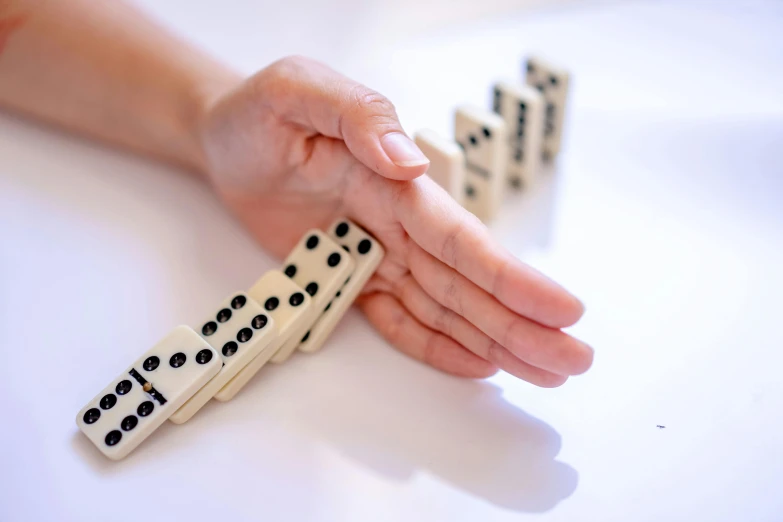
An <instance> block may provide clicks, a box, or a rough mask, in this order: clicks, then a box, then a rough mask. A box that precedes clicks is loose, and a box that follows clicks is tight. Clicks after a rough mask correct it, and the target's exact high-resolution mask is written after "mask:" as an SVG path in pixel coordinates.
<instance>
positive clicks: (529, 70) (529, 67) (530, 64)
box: [527, 62, 535, 72]
mask: <svg viewBox="0 0 783 522" xmlns="http://www.w3.org/2000/svg"><path fill="white" fill-rule="evenodd" d="M534 70H535V67H533V64H532V63H530V62H527V72H533V71H534Z"/></svg>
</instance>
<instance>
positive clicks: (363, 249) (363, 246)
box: [356, 239, 372, 255]
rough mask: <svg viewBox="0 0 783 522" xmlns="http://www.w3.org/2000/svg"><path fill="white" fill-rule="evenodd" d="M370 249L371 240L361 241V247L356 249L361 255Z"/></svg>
mask: <svg viewBox="0 0 783 522" xmlns="http://www.w3.org/2000/svg"><path fill="white" fill-rule="evenodd" d="M370 248H372V243H371V242H370V240H369V239H362V240H361V241H359V246H358V247H357V248H356V250H358V251H359V253H360V254H362V255H364V254H366V253H367V252H369V251H370Z"/></svg>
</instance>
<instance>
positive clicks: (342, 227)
mask: <svg viewBox="0 0 783 522" xmlns="http://www.w3.org/2000/svg"><path fill="white" fill-rule="evenodd" d="M424 154H425V155H426V154H427V153H426V152H425V153H424ZM428 157H429V156H428ZM430 161H431V160H430ZM327 230H328V234H329V237H331V238H332V239H333V240H334V241H335V242H337V243H339V244H340V246H342V247H343V249H345V250H346V252H349V253H350V254H351V256H352V257H353V259H354V261H355V262H356V268H355V269H354V272H353V275H352V276H351V278H350V279H349V280H348V281H347V282H346V283H345V285H344V286H343V288H342V289H341V290H340V291H339V292H337V295H336V296H335V298H334V299H332V301H331V306H329V307H328V309H327V310H326V311H324V313H323V315H321V318H320V319H318V322H316V323H315V325H314V326H313V327H312V328H311V329H310V331H308V332H307V333H306V334H305V336H304V338H303V339H302V342H301V344H300V345H299V350H300V351H302V352H307V353H312V352H315V351H318V350H319V349H320V348H321V347H322V346H323V344H324V342H326V339H327V338H328V337H329V335H330V334H331V333H332V331H333V330H334V328H335V326H337V323H339V322H340V319H342V318H343V316H344V315H345V313H346V312H347V311H348V309H349V308H350V307H351V304H353V302H354V301H355V300H356V298H357V297H358V296H359V293H360V292H361V290H362V288H364V285H365V284H367V281H368V280H369V279H370V277H372V275H373V274H374V273H375V270H377V268H378V265H380V264H381V261H383V256H384V250H383V247H382V246H381V244H380V243H379V242H378V241H376V240H375V238H373V237H372V236H371V235H370V234H368V233H367V232H365V231H364V230H363V229H362V228H361V227H360V226H359V225H357V224H356V223H353V222H352V221H349V220H348V219H345V218H340V219H338V220H336V221H335V222H334V223H332V224H331V225H330V226H329V228H328V229H327Z"/></svg>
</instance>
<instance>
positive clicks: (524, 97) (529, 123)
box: [492, 82, 544, 189]
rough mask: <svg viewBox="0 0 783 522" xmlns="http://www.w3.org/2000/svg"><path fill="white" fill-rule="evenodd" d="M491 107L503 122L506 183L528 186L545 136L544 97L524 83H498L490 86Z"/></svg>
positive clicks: (538, 162) (534, 176)
mask: <svg viewBox="0 0 783 522" xmlns="http://www.w3.org/2000/svg"><path fill="white" fill-rule="evenodd" d="M492 109H493V110H494V111H495V113H497V114H499V115H500V116H501V117H502V118H503V120H504V121H505V122H506V131H507V136H508V145H509V158H508V165H507V168H506V172H507V179H508V183H509V184H510V185H511V186H512V187H514V188H525V189H529V188H530V187H532V186H533V184H534V183H535V180H536V174H537V172H538V168H539V164H540V160H541V146H542V143H541V142H542V140H543V137H544V135H543V134H544V98H543V96H542V95H541V93H540V92H538V90H536V89H534V88H533V87H530V86H528V85H524V84H521V83H520V84H517V83H512V82H498V83H497V84H495V86H494V87H493V89H492Z"/></svg>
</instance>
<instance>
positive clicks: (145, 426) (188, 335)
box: [76, 326, 221, 460]
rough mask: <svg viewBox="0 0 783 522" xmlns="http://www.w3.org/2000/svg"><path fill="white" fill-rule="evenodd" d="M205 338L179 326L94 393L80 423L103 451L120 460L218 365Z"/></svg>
mask: <svg viewBox="0 0 783 522" xmlns="http://www.w3.org/2000/svg"><path fill="white" fill-rule="evenodd" d="M220 366H221V363H220V357H218V354H217V352H216V351H215V350H214V348H212V347H211V346H210V345H209V344H207V342H206V341H204V339H202V338H201V337H199V335H198V334H197V333H196V332H194V331H193V330H191V329H190V328H188V327H187V326H178V327H176V328H175V329H174V330H172V331H171V332H170V333H169V334H168V335H167V336H166V337H164V338H163V340H161V341H160V342H159V343H158V344H156V345H155V346H153V347H152V348H151V349H150V350H149V351H147V352H146V353H145V354H144V355H142V356H141V358H139V359H138V360H137V361H136V362H134V363H133V365H131V367H130V368H128V369H127V370H126V371H125V372H124V373H123V374H122V375H120V376H119V377H117V378H116V379H115V380H114V381H113V382H112V383H111V384H110V385H109V386H107V387H106V388H105V389H104V390H103V391H102V392H101V393H99V394H98V395H97V396H96V397H95V398H94V399H92V400H91V401H90V402H89V404H87V406H85V407H84V408H82V410H81V411H80V412H79V413H78V415H77V416H76V425H77V426H79V429H80V430H82V432H84V434H85V435H87V438H89V439H90V440H91V441H92V443H93V444H95V447H97V448H98V449H99V450H100V451H101V453H103V454H104V455H106V456H107V457H108V458H110V459H112V460H119V459H121V458H123V457H125V456H126V455H127V454H128V453H130V452H131V451H133V449H134V448H136V446H138V445H139V444H141V443H142V442H143V441H144V439H146V438H147V437H149V436H150V434H152V432H153V431H155V430H156V429H157V428H158V427H159V426H160V425H161V424H163V423H164V422H165V421H166V419H167V418H169V416H170V415H171V414H172V413H173V412H175V411H176V410H177V409H178V408H179V407H180V406H182V405H183V404H184V403H185V401H187V400H188V399H189V398H190V397H192V396H193V395H194V394H195V393H196V392H197V391H198V390H199V389H200V388H201V387H202V386H204V384H206V383H207V381H209V380H210V379H211V378H212V377H214V376H215V375H217V373H218V372H219V371H220Z"/></svg>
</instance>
